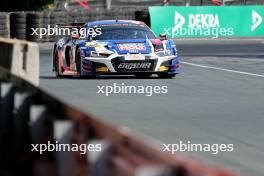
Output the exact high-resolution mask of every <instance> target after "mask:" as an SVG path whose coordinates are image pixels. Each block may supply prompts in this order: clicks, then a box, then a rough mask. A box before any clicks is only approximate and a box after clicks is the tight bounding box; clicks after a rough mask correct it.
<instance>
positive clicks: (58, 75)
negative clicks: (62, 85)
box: [53, 52, 61, 78]
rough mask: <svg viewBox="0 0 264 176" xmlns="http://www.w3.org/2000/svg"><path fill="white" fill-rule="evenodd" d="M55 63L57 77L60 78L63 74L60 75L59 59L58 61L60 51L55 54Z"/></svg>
mask: <svg viewBox="0 0 264 176" xmlns="http://www.w3.org/2000/svg"><path fill="white" fill-rule="evenodd" d="M53 64H54V72H55V76H56V78H60V77H61V75H60V72H59V61H58V53H57V52H56V53H55V55H54V60H53Z"/></svg>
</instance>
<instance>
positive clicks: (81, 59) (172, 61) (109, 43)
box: [52, 20, 179, 78]
mask: <svg viewBox="0 0 264 176" xmlns="http://www.w3.org/2000/svg"><path fill="white" fill-rule="evenodd" d="M73 26H74V25H73ZM71 27H72V26H71ZM78 27H79V28H80V26H78ZM81 28H84V29H86V33H85V35H80V31H79V33H78V34H76V33H75V34H72V35H71V36H69V37H63V38H61V39H59V40H58V41H57V42H56V43H55V44H54V49H53V54H52V55H53V58H52V60H53V71H54V72H55V74H56V76H57V77H60V76H63V75H71V76H74V77H96V76H100V75H135V76H137V77H149V76H151V75H152V74H157V75H158V76H159V77H161V78H172V77H174V76H175V75H176V74H177V73H178V68H179V60H178V54H177V49H176V44H175V43H174V41H172V40H170V39H167V38H166V35H165V34H160V38H157V37H156V36H155V34H154V33H153V32H152V31H151V29H150V28H149V27H148V26H147V25H146V24H145V23H143V22H140V21H134V20H104V21H95V22H88V23H85V24H83V25H82V26H81ZM87 31H89V32H87ZM91 31H92V32H91Z"/></svg>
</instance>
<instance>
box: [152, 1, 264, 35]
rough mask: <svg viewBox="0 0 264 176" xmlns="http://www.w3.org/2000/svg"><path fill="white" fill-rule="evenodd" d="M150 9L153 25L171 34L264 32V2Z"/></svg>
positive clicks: (156, 28)
mask: <svg viewBox="0 0 264 176" xmlns="http://www.w3.org/2000/svg"><path fill="white" fill-rule="evenodd" d="M149 11H150V16H151V18H150V19H151V29H152V30H153V31H154V32H155V33H156V34H157V35H158V34H161V33H165V34H166V35H167V36H168V37H170V38H177V37H213V38H218V37H229V36H237V37H253V36H255V37H257V36H261V37H263V36H264V30H263V27H264V22H263V18H264V6H217V7H215V6H210V7H209V6H201V7H188V8H186V7H176V6H170V7H150V10H149ZM164 19H166V20H164Z"/></svg>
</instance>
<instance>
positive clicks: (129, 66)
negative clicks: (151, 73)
mask: <svg viewBox="0 0 264 176" xmlns="http://www.w3.org/2000/svg"><path fill="white" fill-rule="evenodd" d="M150 67H151V63H147V62H144V63H120V64H119V66H118V68H119V69H127V70H131V69H140V68H141V69H149V68H150Z"/></svg>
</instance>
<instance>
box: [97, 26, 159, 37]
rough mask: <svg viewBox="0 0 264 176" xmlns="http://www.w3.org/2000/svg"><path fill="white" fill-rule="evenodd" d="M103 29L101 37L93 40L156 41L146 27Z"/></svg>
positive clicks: (111, 27) (109, 27) (112, 27)
mask: <svg viewBox="0 0 264 176" xmlns="http://www.w3.org/2000/svg"><path fill="white" fill-rule="evenodd" d="M99 28H101V35H97V36H96V37H93V38H92V39H93V40H126V39H146V38H148V39H154V38H156V37H155V35H154V34H153V32H151V31H150V30H149V29H148V28H146V27H139V26H133V27H131V26H107V27H105V26H104V27H101V26H100V27H99Z"/></svg>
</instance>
